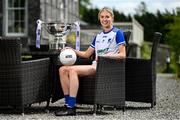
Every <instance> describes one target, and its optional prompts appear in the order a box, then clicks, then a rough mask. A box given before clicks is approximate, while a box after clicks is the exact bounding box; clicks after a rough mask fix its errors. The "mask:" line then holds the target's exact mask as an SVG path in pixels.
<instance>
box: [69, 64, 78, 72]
mask: <svg viewBox="0 0 180 120" xmlns="http://www.w3.org/2000/svg"><path fill="white" fill-rule="evenodd" d="M76 69H77V68H76V67H73V66H72V67H69V73H70V74H71V73H74V72H76V71H77V70H76Z"/></svg>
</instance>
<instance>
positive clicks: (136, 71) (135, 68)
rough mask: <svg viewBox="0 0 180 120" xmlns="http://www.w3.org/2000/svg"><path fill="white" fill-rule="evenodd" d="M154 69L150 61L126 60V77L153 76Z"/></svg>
mask: <svg viewBox="0 0 180 120" xmlns="http://www.w3.org/2000/svg"><path fill="white" fill-rule="evenodd" d="M152 67H153V65H152V61H151V60H150V59H139V58H126V76H138V75H140V76H142V75H151V74H152V73H153V71H152Z"/></svg>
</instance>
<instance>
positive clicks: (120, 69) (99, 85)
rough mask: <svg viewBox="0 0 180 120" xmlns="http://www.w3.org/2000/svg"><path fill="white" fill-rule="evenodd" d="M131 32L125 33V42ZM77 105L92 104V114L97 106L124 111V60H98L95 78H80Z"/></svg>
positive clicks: (101, 58) (100, 58)
mask: <svg viewBox="0 0 180 120" xmlns="http://www.w3.org/2000/svg"><path fill="white" fill-rule="evenodd" d="M130 34H131V32H125V33H124V35H125V39H126V42H128V41H129V37H130ZM77 103H79V104H93V105H94V110H93V111H94V113H96V112H97V110H98V108H99V106H102V105H112V106H119V107H122V108H123V110H125V60H124V59H122V60H115V59H109V58H104V57H99V58H98V64H97V71H96V75H95V76H87V77H81V78H80V80H79V91H78V95H77Z"/></svg>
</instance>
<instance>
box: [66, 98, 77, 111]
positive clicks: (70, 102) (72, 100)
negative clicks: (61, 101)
mask: <svg viewBox="0 0 180 120" xmlns="http://www.w3.org/2000/svg"><path fill="white" fill-rule="evenodd" d="M75 104H76V97H71V96H69V100H68V107H70V108H73V107H75Z"/></svg>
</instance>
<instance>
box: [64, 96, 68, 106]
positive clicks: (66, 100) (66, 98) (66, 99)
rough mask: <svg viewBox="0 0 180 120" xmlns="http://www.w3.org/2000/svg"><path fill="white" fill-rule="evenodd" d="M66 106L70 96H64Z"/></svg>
mask: <svg viewBox="0 0 180 120" xmlns="http://www.w3.org/2000/svg"><path fill="white" fill-rule="evenodd" d="M64 100H65V104H66V105H68V100H69V95H64Z"/></svg>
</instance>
